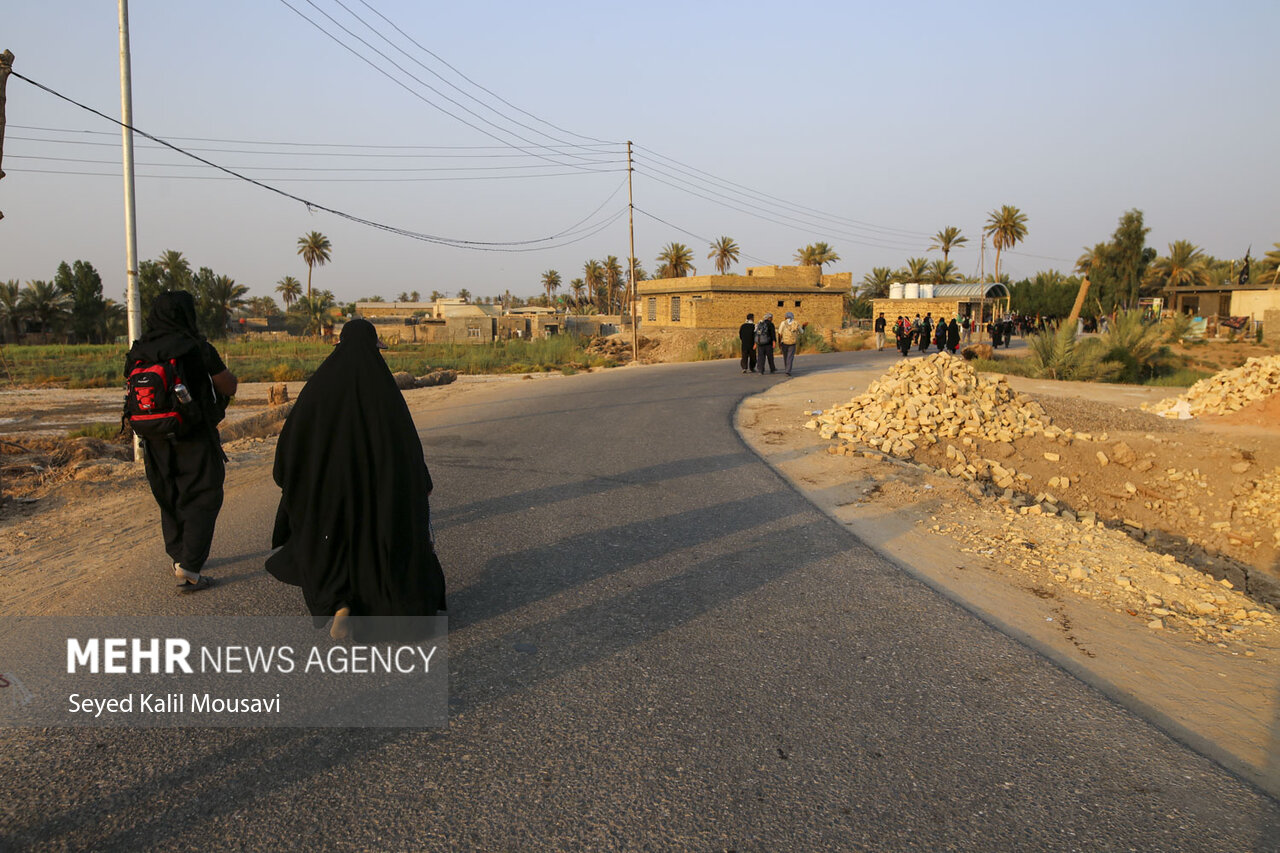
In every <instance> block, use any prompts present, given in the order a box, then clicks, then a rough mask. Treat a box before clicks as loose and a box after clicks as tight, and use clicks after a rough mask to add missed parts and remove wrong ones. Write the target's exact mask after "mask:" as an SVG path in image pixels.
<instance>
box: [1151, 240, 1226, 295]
mask: <svg viewBox="0 0 1280 853" xmlns="http://www.w3.org/2000/svg"><path fill="white" fill-rule="evenodd" d="M1145 283H1146V284H1148V285H1149V286H1152V287H1155V288H1158V289H1160V290H1164V289H1165V288H1167V287H1187V286H1193V287H1207V286H1208V285H1209V284H1211V283H1212V282H1211V277H1210V274H1209V259H1208V258H1207V257H1206V256H1205V253H1204V251H1203V250H1202V249H1201V248H1200V247H1199V246H1196V245H1193V244H1192V243H1191V242H1190V241H1189V240H1174V241H1173V242H1172V243H1170V244H1169V254H1168V256H1167V257H1163V258H1156V259H1155V261H1154V262H1153V263H1152V264H1151V266H1150V267H1148V268H1147V275H1146V281H1145Z"/></svg>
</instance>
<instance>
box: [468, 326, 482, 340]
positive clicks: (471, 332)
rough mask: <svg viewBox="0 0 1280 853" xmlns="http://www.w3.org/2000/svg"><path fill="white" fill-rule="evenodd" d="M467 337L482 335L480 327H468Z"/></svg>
mask: <svg viewBox="0 0 1280 853" xmlns="http://www.w3.org/2000/svg"><path fill="white" fill-rule="evenodd" d="M467 337H468V338H478V337H480V329H479V328H477V327H474V326H472V327H471V328H468V329H467Z"/></svg>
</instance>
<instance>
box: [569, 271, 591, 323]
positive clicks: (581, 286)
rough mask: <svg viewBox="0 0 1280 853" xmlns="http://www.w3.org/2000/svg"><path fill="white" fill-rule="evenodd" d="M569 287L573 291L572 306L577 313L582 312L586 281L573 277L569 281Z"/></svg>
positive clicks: (584, 303)
mask: <svg viewBox="0 0 1280 853" xmlns="http://www.w3.org/2000/svg"><path fill="white" fill-rule="evenodd" d="M569 289H570V290H572V291H573V304H574V308H575V309H576V310H577V312H578V313H579V314H581V313H583V311H582V309H583V307H584V306H585V305H586V299H585V298H584V297H585V296H586V293H587V284H586V282H584V281H583V280H582V279H580V278H575V279H574V280H573V281H571V282H569Z"/></svg>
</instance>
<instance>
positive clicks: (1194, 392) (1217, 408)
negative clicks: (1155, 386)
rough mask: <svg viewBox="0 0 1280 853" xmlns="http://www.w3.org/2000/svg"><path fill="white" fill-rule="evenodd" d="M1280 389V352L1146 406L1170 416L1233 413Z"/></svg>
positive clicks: (1183, 416)
mask: <svg viewBox="0 0 1280 853" xmlns="http://www.w3.org/2000/svg"><path fill="white" fill-rule="evenodd" d="M1276 393H1280V355H1268V356H1265V357H1263V358H1251V359H1249V360H1248V361H1246V362H1245V363H1244V364H1243V365H1241V366H1240V367H1237V368H1234V369H1232V370H1224V371H1222V372H1221V373H1215V374H1214V375H1213V376H1210V377H1209V378H1208V379H1201V380H1200V381H1199V382H1197V383H1196V384H1194V385H1192V386H1191V387H1190V388H1188V389H1187V392H1186V393H1185V394H1182V395H1180V396H1177V397H1169V398H1168V399H1165V400H1160V401H1159V402H1157V403H1143V404H1142V408H1143V409H1146V410H1147V411H1149V412H1154V413H1156V414H1158V415H1161V416H1162V417H1166V418H1186V417H1195V416H1196V415H1229V414H1231V413H1232V412H1238V411H1240V410H1241V409H1243V408H1244V407H1245V406H1248V405H1250V404H1251V403H1256V402H1258V401H1259V400H1265V399H1266V398H1267V397H1270V396H1271V395H1272V394H1276Z"/></svg>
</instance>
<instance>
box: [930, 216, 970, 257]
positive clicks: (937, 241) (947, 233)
mask: <svg viewBox="0 0 1280 853" xmlns="http://www.w3.org/2000/svg"><path fill="white" fill-rule="evenodd" d="M968 242H969V238H968V237H962V236H960V229H959V228H957V227H955V226H954V225H948V226H947V227H946V228H943V229H942V230H941V231H939V232H938V233H937V234H934V235H933V243H931V244H930V245H929V251H933V250H934V249H940V250H941V251H942V259H943V260H944V261H946V260H949V258H948V257H947V256H948V255H950V254H951V250H952V249H958V248H959V247H960V246H961V245H962V244H964V243H968Z"/></svg>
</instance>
